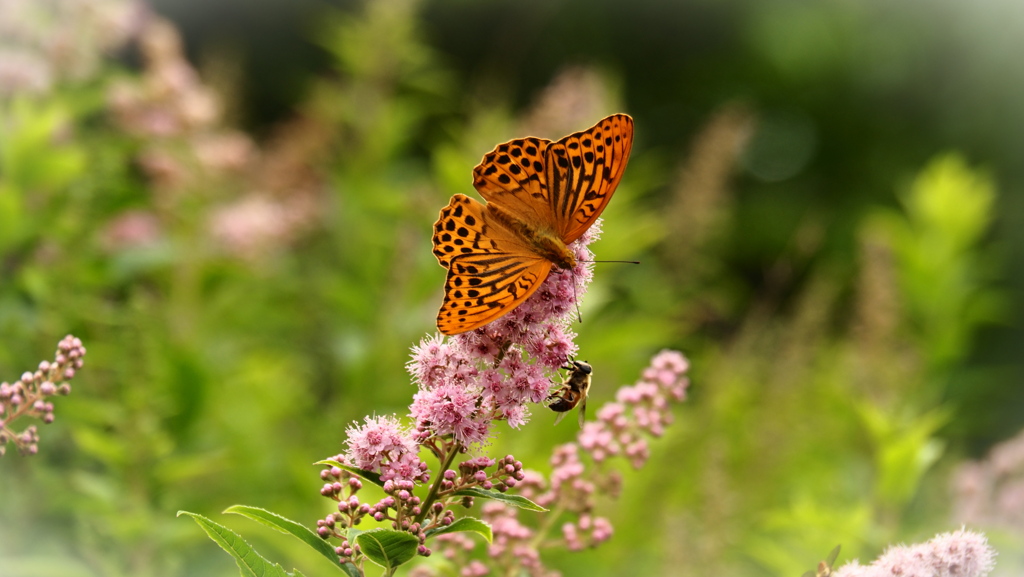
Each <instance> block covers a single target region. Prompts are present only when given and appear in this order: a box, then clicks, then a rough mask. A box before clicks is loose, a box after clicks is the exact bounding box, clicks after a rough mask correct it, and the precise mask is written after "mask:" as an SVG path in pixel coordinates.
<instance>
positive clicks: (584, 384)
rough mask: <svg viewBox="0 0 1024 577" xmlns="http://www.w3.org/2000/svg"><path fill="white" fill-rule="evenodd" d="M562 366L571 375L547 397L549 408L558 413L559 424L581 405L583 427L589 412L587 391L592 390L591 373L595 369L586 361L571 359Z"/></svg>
mask: <svg viewBox="0 0 1024 577" xmlns="http://www.w3.org/2000/svg"><path fill="white" fill-rule="evenodd" d="M562 368H563V369H565V370H567V371H569V376H567V377H566V378H565V382H563V383H562V386H560V387H558V390H556V391H555V392H553V393H551V394H550V395H548V398H547V399H546V401H547V403H548V408H549V409H551V410H552V411H555V412H556V413H558V416H557V417H556V418H555V424H556V425H557V424H558V423H560V422H561V421H562V419H564V418H565V415H566V414H568V412H569V411H571V410H573V409H575V408H576V405H579V407H580V416H579V422H580V428H583V421H584V420H586V414H587V393H588V392H589V391H590V373H591V372H592V371H593V369H592V368H591V367H590V365H589V364H587V362H586V361H571V362H570V363H569V364H568V365H566V366H564V367H562Z"/></svg>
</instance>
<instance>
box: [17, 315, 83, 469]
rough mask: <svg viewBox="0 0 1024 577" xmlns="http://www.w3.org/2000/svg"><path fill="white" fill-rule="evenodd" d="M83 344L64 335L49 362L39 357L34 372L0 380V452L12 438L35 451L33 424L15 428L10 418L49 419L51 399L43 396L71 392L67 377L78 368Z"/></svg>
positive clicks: (36, 435) (28, 452) (28, 451)
mask: <svg viewBox="0 0 1024 577" xmlns="http://www.w3.org/2000/svg"><path fill="white" fill-rule="evenodd" d="M84 357H85V347H83V346H82V341H80V340H79V339H77V338H75V337H73V336H71V335H68V336H66V337H64V338H63V339H61V341H60V343H58V345H57V353H56V355H55V358H54V360H53V362H50V361H43V362H41V363H39V368H38V369H37V370H35V371H34V372H26V373H25V374H23V375H21V379H19V380H17V381H15V382H13V383H6V382H4V383H0V455H3V454H4V452H5V451H6V449H7V443H8V442H13V443H14V445H15V446H16V447H18V449H19V450H20V451H21V453H22V454H26V455H34V454H36V453H37V452H38V451H39V446H38V443H39V433H38V431H37V429H36V426H35V425H30V426H28V427H26V428H25V430H23V431H21V432H18V431H16V430H15V429H14V422H15V421H16V420H17V419H19V418H22V417H30V418H36V419H39V420H41V421H42V422H43V423H45V424H50V423H52V422H53V403H50V402H48V401H47V400H46V398H47V397H51V396H53V395H62V396H66V395H68V394H70V393H71V385H70V384H68V381H70V380H71V379H73V378H74V377H75V372H76V371H78V370H79V369H81V368H82V364H83V363H84Z"/></svg>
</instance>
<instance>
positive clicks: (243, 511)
mask: <svg viewBox="0 0 1024 577" xmlns="http://www.w3.org/2000/svg"><path fill="white" fill-rule="evenodd" d="M224 512H225V513H234V514H236V515H241V516H243V517H246V518H249V519H252V520H253V521H256V522H257V523H262V524H263V525H266V526H267V527H270V528H271V529H276V530H278V531H280V532H282V533H285V534H288V535H291V536H293V537H295V538H297V539H298V540H299V541H302V542H303V543H305V544H306V545H309V546H310V547H311V548H312V549H313V550H315V551H316V552H317V553H319V554H321V555H323V556H324V557H326V558H327V559H328V560H330V562H331V564H333V565H336V566H340V565H341V564H340V563H338V555H337V553H335V552H334V547H331V545H330V543H328V542H327V541H325V540H323V539H321V538H320V536H319V535H317V534H316V533H314V532H313V531H312V530H311V529H309V528H308V527H306V526H304V525H302V524H299V523H296V522H295V521H292V520H291V519H287V518H285V517H282V516H280V515H278V514H277V513H271V512H270V511H267V510H266V509H260V508H259V507H249V506H247V505H232V506H231V507H228V508H227V509H225V510H224ZM353 568H354V567H353Z"/></svg>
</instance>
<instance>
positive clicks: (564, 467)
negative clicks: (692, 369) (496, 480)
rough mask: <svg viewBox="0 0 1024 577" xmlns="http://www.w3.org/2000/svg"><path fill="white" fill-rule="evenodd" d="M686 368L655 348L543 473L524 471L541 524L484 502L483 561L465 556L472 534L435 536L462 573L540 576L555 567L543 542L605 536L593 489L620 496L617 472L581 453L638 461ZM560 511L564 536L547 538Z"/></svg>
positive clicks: (679, 397) (681, 394)
mask: <svg viewBox="0 0 1024 577" xmlns="http://www.w3.org/2000/svg"><path fill="white" fill-rule="evenodd" d="M688 369H689V363H688V362H687V360H686V358H685V357H684V356H683V355H681V354H680V353H678V352H675V351H662V352H660V353H658V354H657V355H655V357H654V358H653V359H652V360H651V365H650V366H649V367H648V368H647V369H646V370H645V371H644V373H643V376H642V378H641V380H640V381H639V382H638V383H636V384H635V385H633V386H629V387H623V388H622V389H620V390H619V393H618V395H617V397H616V401H615V402H612V403H608V404H606V405H604V406H603V407H602V408H601V409H600V410H599V411H598V412H597V414H598V418H597V421H596V422H593V423H586V424H585V425H584V428H583V430H582V431H580V432H579V433H578V434H577V437H576V442H574V443H566V444H564V445H559V446H557V447H555V449H554V453H553V455H552V457H551V466H552V471H551V475H550V477H549V478H548V479H545V477H544V476H543V475H541V474H540V473H536V472H533V471H524V472H523V475H522V479H520V481H519V482H518V483H517V485H516V487H517V488H518V490H519V492H520V494H521V495H522V496H523V497H526V498H528V499H530V500H532V501H534V502H535V503H537V504H538V505H541V506H542V507H545V508H547V509H549V511H548V512H547V513H540V514H534V513H528V515H531V516H532V515H537V516H538V517H539V518H540V519H541V520H540V526H541V527H543V528H544V529H535V528H533V526H531V525H527V524H525V523H522V522H521V521H520V520H519V517H518V514H519V509H514V508H512V507H509V506H506V505H504V504H502V503H497V502H495V503H488V504H487V505H485V506H484V509H483V513H484V514H483V517H484V520H485V521H487V522H488V523H490V524H491V526H492V530H493V532H494V543H493V544H492V545H491V546H490V548H489V549H488V558H489V559H488V561H486V562H482V561H470V559H471V558H470V554H471V552H472V549H473V547H472V545H473V541H470V540H468V539H467V538H466V537H464V536H462V535H457V534H456V535H444V536H441V537H439V538H438V540H439V541H443V542H444V543H445V544H446V547H445V549H444V550H443V553H444V555H445V557H446V558H448V559H451V560H453V561H455V562H457V563H459V564H460V565H461V566H462V567H464V569H463V571H462V574H463V575H466V576H470V575H485V574H487V571H484V569H488V567H490V568H494V569H495V570H497V572H498V573H503V574H519V573H520V572H522V573H525V574H528V575H532V576H544V575H550V574H552V572H551V571H550V570H548V569H547V568H545V567H544V566H543V564H542V563H541V559H540V547H541V546H550V545H553V544H559V545H563V546H565V547H566V548H568V549H569V550H572V551H578V550H581V549H584V548H586V547H596V546H598V545H600V544H601V543H603V542H605V541H607V540H608V539H610V538H611V537H612V534H613V532H614V529H613V527H612V525H611V523H610V522H609V521H608V519H605V518H603V517H599V516H596V515H594V513H593V511H594V496H595V494H597V493H601V494H604V495H608V496H612V497H615V496H617V495H618V494H619V491H620V488H621V483H622V477H621V475H620V474H619V473H618V472H617V471H615V470H612V469H609V468H607V467H603V466H602V467H600V468H597V470H594V469H595V468H594V467H588V466H587V463H586V462H585V461H584V460H583V458H582V455H583V454H589V455H591V457H592V459H593V460H594V461H595V462H596V463H599V464H605V463H606V462H607V461H608V460H609V459H610V458H612V457H622V458H625V459H627V460H629V462H630V463H631V464H632V465H633V466H634V467H640V466H642V465H643V464H644V462H645V461H646V458H647V455H648V452H647V444H646V437H647V436H660V435H661V434H663V433H664V427H665V426H666V425H668V424H669V423H671V415H670V413H669V409H670V408H671V405H672V404H673V403H678V402H681V401H683V400H685V398H686V388H687V387H688V386H689V379H688V378H687V377H686V372H687V370H688ZM563 516H565V517H566V518H565V520H564V521H563V522H562V524H561V540H560V541H558V540H553V539H549V538H547V536H546V535H545V534H544V531H545V530H546V529H547V528H548V527H554V526H556V525H555V522H556V521H557V520H559V519H561V518H562V517H563ZM545 517H547V518H548V519H545ZM487 563H490V565H489V566H488V565H487ZM468 568H474V569H473V570H472V571H469V570H468ZM499 568H500V570H499Z"/></svg>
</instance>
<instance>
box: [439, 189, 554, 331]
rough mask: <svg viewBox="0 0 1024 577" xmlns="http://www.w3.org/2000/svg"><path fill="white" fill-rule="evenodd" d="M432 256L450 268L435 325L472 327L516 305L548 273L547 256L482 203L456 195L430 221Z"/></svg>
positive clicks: (455, 328) (446, 328) (445, 328)
mask: <svg viewBox="0 0 1024 577" xmlns="http://www.w3.org/2000/svg"><path fill="white" fill-rule="evenodd" d="M433 242H434V255H435V256H436V257H437V261H438V262H439V263H441V266H443V267H445V268H447V269H448V277H447V278H446V279H445V284H444V295H445V296H444V302H443V303H442V304H441V310H440V311H439V312H438V313H437V328H438V329H439V330H440V331H441V332H442V333H444V334H446V335H456V334H459V333H464V332H466V331H471V330H473V329H475V328H478V327H481V326H483V325H486V324H487V323H490V322H491V321H494V320H497V319H498V318H500V317H502V316H504V315H505V314H507V313H508V312H509V311H511V310H512V309H514V308H515V307H517V306H519V304H520V303H522V302H523V301H524V300H526V299H527V298H529V296H530V295H532V294H533V293H534V291H536V290H537V288H538V287H540V285H541V282H543V281H544V279H546V278H547V277H548V272H549V271H550V270H551V261H549V260H547V259H545V258H543V257H540V256H538V255H536V254H534V253H533V252H532V251H531V250H530V249H529V247H528V246H527V245H526V244H525V243H524V242H523V241H522V239H520V238H519V237H517V236H516V235H515V234H513V233H512V232H511V231H509V230H508V229H506V228H505V227H504V226H502V225H501V224H500V223H498V222H496V221H494V219H492V218H490V217H489V216H488V214H487V209H486V207H484V205H482V204H480V203H479V202H477V201H475V200H473V199H472V198H470V197H468V196H465V195H462V194H456V195H455V196H453V197H452V199H451V201H450V202H449V203H448V206H446V207H445V208H443V209H442V210H441V216H440V218H438V220H437V223H435V224H434V238H433Z"/></svg>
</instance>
